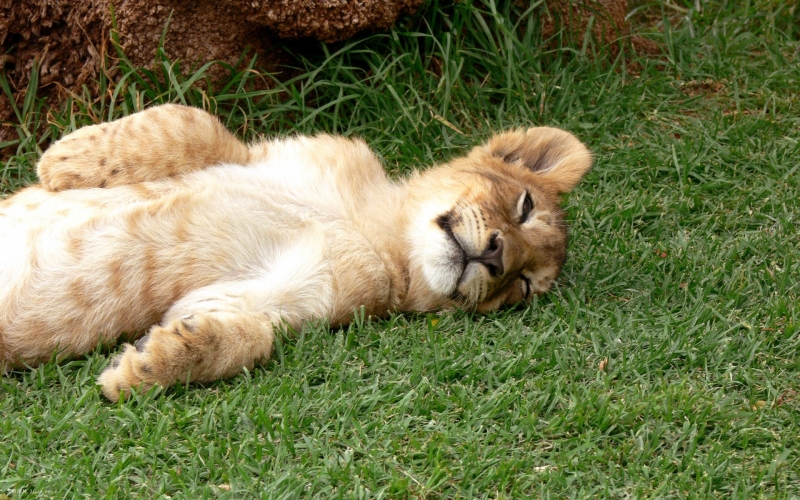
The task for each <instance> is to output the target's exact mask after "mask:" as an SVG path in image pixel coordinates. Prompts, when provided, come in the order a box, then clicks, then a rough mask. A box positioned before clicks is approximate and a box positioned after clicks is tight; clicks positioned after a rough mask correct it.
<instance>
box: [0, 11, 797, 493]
mask: <svg viewBox="0 0 800 500" xmlns="http://www.w3.org/2000/svg"><path fill="white" fill-rule="evenodd" d="M700 5H701V7H702V9H701V11H697V10H696V8H695V2H694V1H691V2H689V1H687V2H686V3H681V2H680V1H677V0H673V1H672V2H670V3H664V4H661V3H656V4H648V5H642V7H643V8H642V10H639V11H638V13H637V14H636V16H637V19H639V18H642V19H646V20H651V21H653V23H654V24H653V26H652V27H651V28H640V29H639V30H640V31H645V32H649V35H648V36H649V37H651V38H653V39H655V40H657V41H659V43H661V44H662V46H663V47H664V49H665V50H664V53H663V54H661V55H659V56H652V57H650V58H644V57H638V56H636V55H635V54H634V53H633V52H631V51H630V50H629V48H628V47H623V50H622V52H620V53H619V55H617V56H609V55H608V54H606V53H605V52H604V51H603V50H602V49H600V48H598V47H597V46H596V45H595V44H594V43H593V42H592V40H578V41H575V43H573V44H571V45H568V46H566V47H561V48H559V47H560V42H558V41H551V43H549V44H546V45H542V44H541V43H539V41H538V35H537V33H538V31H537V30H538V27H537V25H536V21H535V19H536V17H535V16H531V15H530V13H526V12H520V11H516V10H511V11H510V10H509V8H508V7H504V6H502V5H501V6H497V7H496V6H495V5H494V4H493V3H492V1H491V0H475V1H464V2H459V3H456V4H454V5H451V4H449V3H445V2H437V1H435V0H434V1H432V2H430V3H429V4H428V5H427V6H426V8H425V11H424V16H422V17H416V18H412V19H409V20H406V21H405V22H404V23H403V24H401V25H400V26H398V27H397V28H395V29H394V30H393V31H391V32H389V33H388V34H381V35H375V36H370V37H366V38H361V39H358V40H355V41H351V42H347V43H345V44H340V45H335V46H328V47H321V48H319V49H318V50H317V51H316V53H314V54H311V55H309V54H306V55H305V56H304V58H300V59H298V61H299V62H298V65H299V66H300V67H299V70H298V71H296V72H295V74H296V75H298V76H296V77H294V78H293V79H292V80H290V81H289V82H285V83H283V84H279V85H278V86H277V87H274V88H273V89H272V90H263V89H264V88H265V85H264V82H265V81H268V80H270V77H269V75H260V74H257V73H255V72H251V71H244V72H238V73H237V72H232V74H231V76H230V78H229V80H228V81H227V84H225V85H223V86H220V87H217V88H215V89H214V90H209V89H210V88H211V87H209V86H208V85H206V84H204V85H198V83H203V82H204V81H205V77H204V76H203V71H205V69H204V68H195V69H191V68H183V67H181V66H180V65H178V64H172V63H170V62H169V61H166V60H165V59H160V60H159V64H160V66H159V68H158V70H157V71H156V72H154V73H147V72H144V71H141V70H139V71H134V70H133V69H131V68H130V66H129V65H127V64H126V63H125V61H124V60H123V61H122V62H120V63H119V65H118V66H117V67H116V68H109V72H112V71H115V72H116V74H117V75H118V78H119V82H117V83H114V82H112V81H111V80H109V79H107V78H102V79H101V80H100V81H99V82H98V89H97V91H96V92H90V91H89V90H86V91H85V92H84V93H83V94H81V95H75V96H74V97H73V98H72V99H71V100H70V102H68V103H67V105H66V107H64V108H63V109H62V108H59V109H49V108H47V106H46V105H45V104H44V102H43V101H42V100H41V99H37V98H36V91H35V89H33V91H32V92H30V93H29V96H31V97H29V98H28V99H27V100H26V101H25V102H24V103H19V105H18V111H19V113H18V115H17V116H18V118H19V120H18V121H17V122H15V123H14V126H16V127H17V130H18V131H19V135H20V139H19V141H16V142H14V143H13V144H6V145H5V146H6V147H9V146H10V147H11V148H12V149H16V153H15V154H14V155H12V156H11V157H9V158H8V159H7V160H6V161H5V163H4V165H3V171H2V174H1V175H2V183H3V186H4V189H5V191H6V192H10V191H13V190H14V189H16V188H18V187H19V186H21V185H23V184H25V183H28V182H30V181H32V180H33V179H34V174H33V173H32V172H33V171H32V166H33V165H34V163H35V160H36V158H37V157H38V155H39V150H40V149H44V148H45V147H46V145H47V144H48V142H49V141H51V140H53V139H55V138H58V137H60V136H62V135H63V134H65V133H68V132H69V131H71V130H74V129H75V128H77V127H78V126H80V125H82V124H86V123H93V122H96V121H100V120H107V119H111V118H116V117H119V116H123V115H126V114H128V113H131V112H133V111H135V110H137V109H140V108H141V107H142V106H145V105H151V104H153V103H157V102H167V101H172V102H186V103H188V104H193V105H197V106H204V107H206V108H208V109H212V110H214V111H215V112H216V113H217V114H219V115H220V116H221V117H222V119H223V120H224V121H225V123H226V124H227V125H228V126H229V127H230V128H231V129H232V130H235V131H236V132H237V134H238V135H240V136H241V137H244V138H252V137H254V136H255V135H257V134H262V133H264V134H286V133H292V132H295V131H298V132H316V131H328V132H337V133H342V134H348V135H351V134H357V135H360V136H363V137H365V138H366V139H367V141H368V142H369V143H370V144H371V145H372V146H373V147H374V148H375V149H376V150H377V151H378V152H379V153H380V155H381V156H382V157H383V158H384V160H385V161H386V164H387V166H388V168H389V169H390V171H391V172H392V173H393V174H394V175H402V174H403V173H404V172H406V171H408V170H409V169H411V168H413V167H417V166H424V165H428V164H431V163H435V162H440V161H444V160H446V159H448V158H450V157H453V156H455V155H457V154H459V153H461V152H463V151H464V150H465V148H466V147H468V146H470V145H473V144H476V143H478V142H479V141H481V140H483V139H485V138H486V137H488V136H489V135H490V134H491V133H492V132H493V131H498V130H501V129H503V128H507V127H511V126H520V125H522V126H527V125H532V124H547V125H556V126H560V127H564V128H566V129H569V130H571V131H573V132H575V133H576V134H578V135H579V136H580V137H581V138H582V139H583V140H584V141H586V142H587V143H588V144H589V145H590V147H591V149H592V150H593V151H594V152H595V154H596V165H595V167H594V170H593V171H592V172H591V173H590V174H589V175H588V177H587V178H586V180H585V182H584V184H582V185H581V186H580V187H579V188H578V190H577V191H576V192H575V193H574V194H572V195H571V196H570V197H569V199H568V200H567V203H566V205H567V209H568V213H569V218H570V220H571V225H572V232H571V250H570V257H569V260H568V262H567V265H566V267H565V269H564V273H563V275H562V277H561V278H560V279H559V281H558V285H557V287H556V288H555V290H554V291H553V292H552V293H549V294H547V295H546V296H543V297H540V298H538V299H537V300H535V301H534V302H533V303H532V304H531V305H530V306H529V307H527V308H523V309H517V310H510V311H503V312H500V313H497V314H493V315H488V316H481V315H471V314H466V313H462V312H454V313H443V314H441V315H398V316H394V317H391V318H389V319H386V320H381V321H357V322H356V323H354V324H353V325H351V326H350V327H348V328H345V329H343V330H333V331H332V330H330V329H328V328H326V327H324V326H319V325H317V326H313V325H312V326H309V327H308V328H307V329H306V330H305V331H303V332H300V333H298V334H296V335H294V336H292V337H288V336H287V337H284V338H283V339H282V340H281V342H280V343H279V345H278V347H277V350H276V353H275V355H274V357H273V360H272V361H271V362H270V363H269V364H267V365H266V366H265V367H262V368H258V369H256V370H254V371H253V372H251V373H247V374H244V375H241V376H239V377H237V378H234V379H232V380H229V381H223V382H219V383H215V384H211V385H209V386H206V387H200V386H190V387H177V388H173V389H169V390H166V391H156V392H155V393H152V394H149V395H140V396H137V397H136V398H135V399H134V400H133V401H130V402H128V403H125V404H109V403H107V402H106V401H105V400H103V399H102V397H101V396H100V393H99V391H98V389H97V388H96V387H95V386H94V382H93V381H94V378H95V377H96V376H97V374H99V372H100V371H101V370H102V369H103V367H104V366H105V363H106V362H107V357H106V355H105V354H103V353H99V352H98V353H95V354H93V355H91V356H88V357H87V358H85V359H77V360H73V361H70V362H67V363H62V364H56V363H48V364H46V365H44V366H41V367H39V368H37V369H35V370H30V371H18V372H14V373H12V374H10V375H8V376H6V377H3V378H0V415H2V417H0V493H5V494H6V495H8V496H10V497H11V498H29V497H46V498H51V497H52V498H56V497H59V498H74V497H80V496H83V497H88V498H99V497H108V498H119V497H141V498H155V497H162V496H166V495H168V496H170V497H172V498H192V499H193V498H206V497H208V498H216V497H221V498H254V497H257V498H295V497H318V498H473V497H475V498H528V497H534V498H539V497H541V498H547V497H558V498H564V497H569V498H598V497H599V498H630V497H635V498H643V497H647V498H676V497H677V498H748V497H765V498H797V497H798V496H800V394H798V393H800V361H799V360H798V354H799V353H800V312H799V311H800V300H799V298H800V285H798V282H800V231H798V220H797V218H798V216H799V214H800V143H799V142H798V141H800V118H799V117H800V97H798V91H797V90H798V88H800V64H798V61H800V42H799V41H798V37H799V36H800V29H798V26H800V24H798V22H797V21H798V19H797V16H798V12H800V7H798V6H795V7H796V8H790V7H789V6H787V5H785V3H784V2H778V1H750V2H725V1H719V2H716V1H709V2H700ZM676 7H677V8H676ZM298 57H299V56H298ZM1 82H2V79H0V83H1ZM204 89H205V90H204ZM219 485H229V487H230V489H229V490H227V489H220V488H218V486H219Z"/></svg>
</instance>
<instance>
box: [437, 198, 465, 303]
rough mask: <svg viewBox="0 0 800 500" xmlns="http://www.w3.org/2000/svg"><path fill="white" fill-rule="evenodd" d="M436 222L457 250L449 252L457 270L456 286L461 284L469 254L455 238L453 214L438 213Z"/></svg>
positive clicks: (451, 261) (451, 262) (452, 263)
mask: <svg viewBox="0 0 800 500" xmlns="http://www.w3.org/2000/svg"><path fill="white" fill-rule="evenodd" d="M436 224H437V225H438V226H439V227H440V228H442V231H444V234H445V235H446V236H447V239H448V240H449V241H450V243H451V244H452V245H454V246H455V248H456V249H457V252H454V253H453V254H451V256H450V259H449V260H450V264H451V265H453V267H456V268H457V269H458V270H459V271H458V279H457V280H456V286H455V288H458V285H460V284H461V280H462V279H463V278H464V273H465V271H466V270H467V264H468V263H469V256H468V255H467V251H466V250H464V246H463V245H462V244H461V242H460V241H459V240H458V238H456V235H455V233H453V216H452V215H451V214H449V213H448V214H444V215H440V216H439V217H438V218H437V219H436Z"/></svg>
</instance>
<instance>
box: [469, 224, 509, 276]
mask: <svg viewBox="0 0 800 500" xmlns="http://www.w3.org/2000/svg"><path fill="white" fill-rule="evenodd" d="M472 260H474V261H476V262H480V263H481V264H483V265H484V266H486V268H487V269H488V270H489V272H490V273H491V275H492V276H494V277H495V278H497V277H499V276H502V275H503V273H504V272H505V268H504V267H503V240H502V239H500V238H498V236H497V233H494V234H493V235H492V237H491V239H489V246H488V247H487V248H486V250H484V251H483V253H482V254H480V255H479V256H478V257H475V258H474V259H472Z"/></svg>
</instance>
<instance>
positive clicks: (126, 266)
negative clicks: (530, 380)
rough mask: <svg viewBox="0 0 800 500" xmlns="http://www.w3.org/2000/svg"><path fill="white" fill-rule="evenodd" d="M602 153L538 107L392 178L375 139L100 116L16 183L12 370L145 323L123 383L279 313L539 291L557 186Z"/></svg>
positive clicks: (235, 359)
mask: <svg viewBox="0 0 800 500" xmlns="http://www.w3.org/2000/svg"><path fill="white" fill-rule="evenodd" d="M591 163H592V159H591V155H590V153H589V151H588V150H587V149H586V148H585V147H584V146H583V144H581V143H580V142H579V141H578V140H577V139H576V138H575V137H574V136H572V135H570V134H569V133H567V132H564V131H561V130H558V129H554V128H546V127H540V128H531V129H528V130H518V131H511V132H506V133H504V134H500V135H497V136H495V137H494V138H492V139H491V140H490V141H489V142H488V143H487V144H485V145H482V146H478V147H476V148H474V149H473V150H472V151H471V152H470V153H469V154H468V155H467V156H465V157H463V158H459V159H457V160H454V161H452V162H450V163H448V164H446V165H442V166H439V167H436V168H432V169H429V170H426V171H424V172H419V173H416V174H414V175H412V176H411V177H410V178H409V179H406V180H403V181H399V182H394V181H392V180H390V179H388V178H387V177H386V174H385V173H384V170H383V168H382V166H381V164H380V162H379V161H378V159H377V158H376V157H375V155H374V154H373V153H372V152H371V151H370V150H369V148H368V147H367V146H366V144H364V142H362V141H360V140H357V139H346V138H343V137H334V136H330V135H319V136H316V137H304V136H295V137H290V138H286V139H280V140H277V139H276V140H264V141H262V142H259V143H256V144H253V145H250V146H247V145H245V144H243V143H241V142H240V141H239V140H237V139H236V138H235V137H233V136H232V135H231V134H230V133H228V132H227V131H226V130H225V128H224V127H223V126H222V125H221V124H220V123H219V121H217V119H216V118H214V117H213V116H211V115H209V114H207V113H206V112H204V111H202V110H199V109H194V108H189V107H184V106H177V105H164V106H159V107H155V108H151V109H149V110H147V111H143V112H140V113H137V114H134V115H131V116H129V117H127V118H123V119H121V120H118V121H115V122H112V123H105V124H102V125H94V126H90V127H85V128H83V129H80V130H78V131H76V132H73V133H71V134H69V135H67V136H66V137H65V138H63V139H62V140H60V141H59V142H57V143H56V144H54V145H53V146H52V147H50V148H49V149H48V150H47V152H46V153H45V154H44V156H43V157H42V159H41V161H40V162H39V165H38V174H39V178H40V179H41V182H42V183H41V185H37V186H33V187H29V188H27V189H24V190H22V191H20V192H19V193H17V194H15V195H14V196H12V197H10V198H9V199H7V200H5V201H2V202H0V241H2V245H0V371H6V370H8V369H10V368H13V367H21V366H23V365H35V364H37V363H40V362H42V361H46V360H48V359H50V357H51V356H52V354H53V353H54V352H58V356H59V357H60V358H61V357H66V356H72V355H75V354H80V353H86V352H88V351H90V350H91V349H93V348H94V347H95V346H96V345H97V344H98V343H99V342H106V343H110V342H113V341H115V340H116V339H117V338H119V337H121V336H122V335H123V332H126V333H130V334H136V332H139V333H142V332H144V331H146V333H144V335H143V336H141V337H140V338H139V339H138V340H137V341H136V343H135V345H130V344H126V345H125V348H124V350H123V352H122V353H121V354H119V355H118V356H117V357H116V358H114V359H113V361H112V362H111V363H110V364H109V365H108V367H107V368H106V369H105V371H104V372H103V373H102V375H100V378H99V380H98V382H99V384H100V385H101V386H102V391H103V394H104V395H105V396H106V397H107V398H109V399H110V400H117V399H118V398H119V397H120V396H121V395H125V394H127V393H128V392H129V391H130V389H131V388H139V389H141V390H145V389H147V388H148V387H151V386H153V385H154V384H160V385H162V386H168V385H170V384H174V383H175V382H178V381H187V380H194V381H211V380H215V379H219V378H223V377H230V376H232V375H235V374H236V373H238V372H239V371H241V370H242V368H243V367H247V368H248V369H249V368H252V367H253V365H254V364H255V363H258V362H260V361H263V360H265V359H267V358H268V357H269V355H270V351H271V349H272V343H273V335H274V329H275V328H276V327H278V326H279V325H280V324H282V323H283V324H285V325H287V326H288V327H290V328H294V329H299V328H301V326H302V324H303V323H304V322H306V321H309V320H315V319H328V320H329V321H330V322H331V323H332V324H335V325H341V324H344V323H347V322H349V321H350V318H351V315H352V313H353V311H354V310H356V309H360V308H364V311H365V313H366V314H368V315H375V316H383V315H386V314H387V312H389V311H430V310H436V309H442V308H452V307H459V308H467V309H477V310H479V311H490V310H493V309H496V308H498V307H500V306H503V305H506V304H515V303H518V302H521V301H525V300H528V299H530V298H531V296H532V294H534V293H543V292H546V291H547V290H548V289H549V288H550V286H551V284H552V283H553V280H555V279H556V276H558V274H559V272H560V270H561V266H562V265H563V263H564V259H565V255H566V254H565V252H566V248H567V231H566V228H565V225H564V220H563V213H562V211H561V209H560V208H559V197H560V195H561V194H563V193H566V192H568V191H570V190H572V189H573V188H574V187H575V185H576V184H578V182H579V181H580V179H581V178H582V177H583V175H584V174H585V173H586V172H587V171H588V170H589V168H590V167H591ZM134 338H135V337H134Z"/></svg>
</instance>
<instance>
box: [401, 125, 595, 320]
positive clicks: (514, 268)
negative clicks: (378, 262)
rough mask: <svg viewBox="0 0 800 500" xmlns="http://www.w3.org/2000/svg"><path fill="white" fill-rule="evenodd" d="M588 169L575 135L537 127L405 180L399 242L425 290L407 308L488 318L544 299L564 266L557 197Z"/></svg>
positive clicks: (564, 235) (499, 138)
mask: <svg viewBox="0 0 800 500" xmlns="http://www.w3.org/2000/svg"><path fill="white" fill-rule="evenodd" d="M591 165H592V157H591V154H590V153H589V151H588V150H587V149H586V147H585V146H584V145H583V144H582V143H581V142H580V141H579V140H578V139H576V138H575V136H573V135H572V134H569V133H567V132H564V131H563V130H559V129H555V128H549V127H538V128H531V129H528V130H527V131H514V132H507V133H504V134H500V135H497V136H495V137H493V138H492V139H491V140H490V141H489V142H488V143H487V144H485V145H482V146H478V147H476V148H474V149H473V150H472V151H471V152H470V153H469V155H467V156H466V157H465V158H459V159H457V160H455V161H453V162H451V163H449V164H446V165H443V166H440V167H438V168H435V169H431V170H428V171H426V172H424V173H422V174H419V175H418V176H416V177H414V178H412V179H411V180H410V181H409V186H408V187H409V197H410V198H409V202H410V206H411V214H410V215H409V216H410V221H409V222H410V223H409V225H408V231H407V234H406V239H407V244H408V247H409V248H410V252H409V260H410V267H411V272H412V276H414V275H421V276H422V277H423V279H422V280H421V281H424V282H425V285H426V287H423V288H426V290H424V291H423V290H421V289H417V290H415V291H414V292H412V293H416V294H419V295H420V297H414V298H413V299H412V300H414V301H415V302H417V306H418V307H421V308H426V307H431V308H433V307H447V306H449V305H455V306H458V307H464V308H470V309H473V308H474V309H477V310H480V311H489V310H492V309H496V308H498V307H500V306H502V305H505V304H515V303H518V302H522V301H527V300H529V299H530V298H531V297H532V296H533V294H534V293H544V292H546V291H548V290H549V289H550V287H551V286H552V284H553V281H554V280H555V279H556V277H557V276H558V274H559V273H560V272H561V267H562V266H563V265H564V260H565V259H566V250H567V228H566V226H565V223H564V213H563V211H562V210H561V208H560V207H559V201H560V197H561V195H562V194H564V193H567V192H569V191H571V190H572V189H573V188H574V187H575V186H576V185H577V184H578V182H579V181H580V180H581V178H582V177H583V175H584V174H585V173H586V172H587V171H588V170H589V168H590V167H591Z"/></svg>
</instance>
